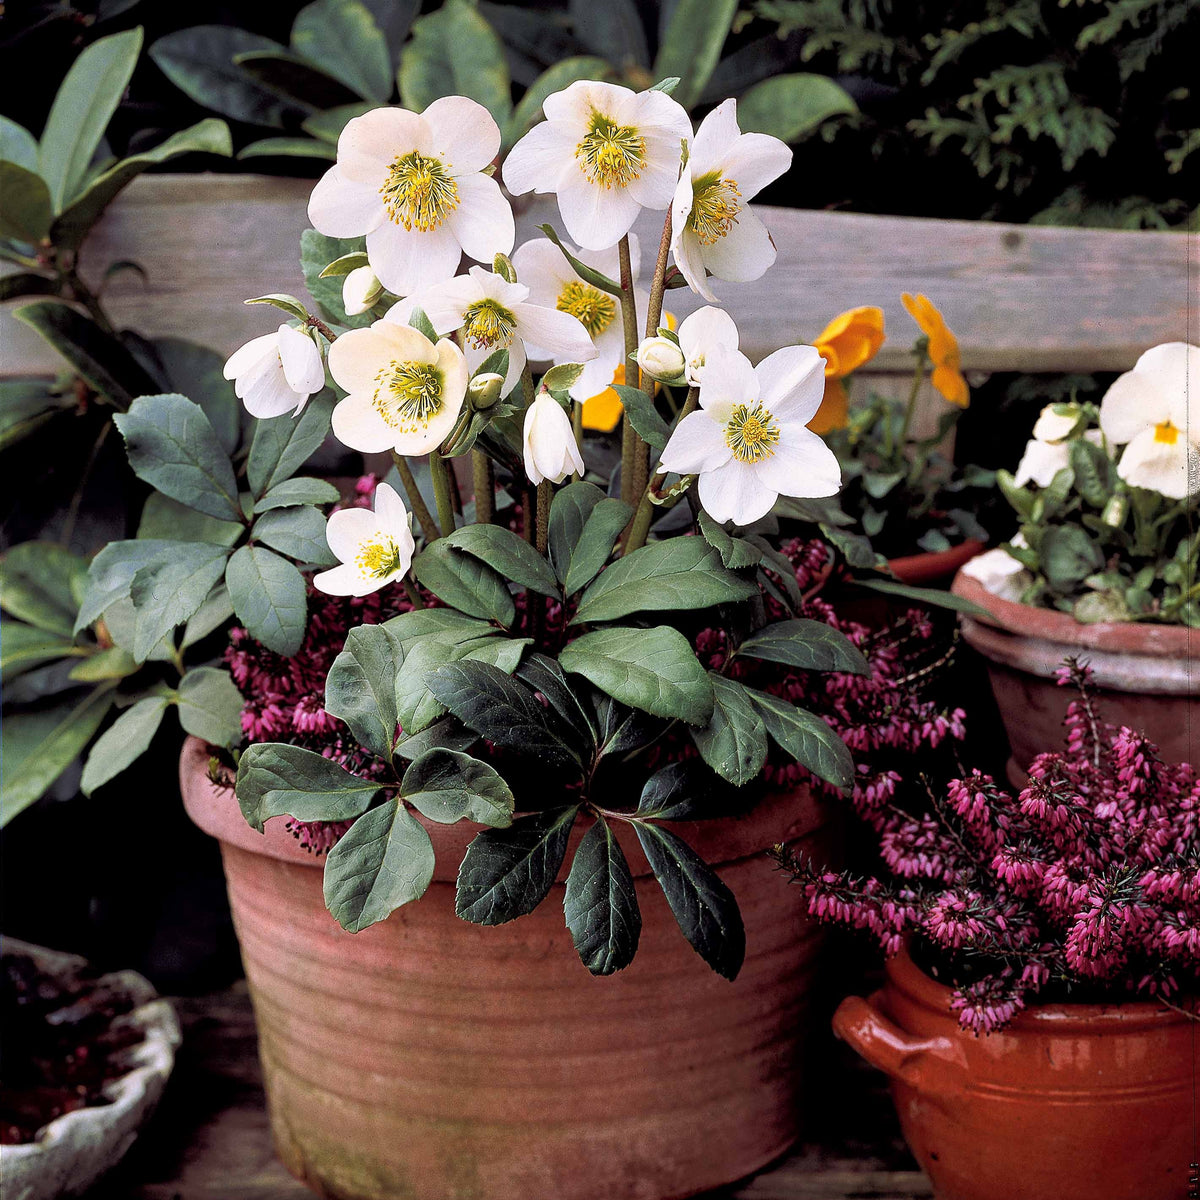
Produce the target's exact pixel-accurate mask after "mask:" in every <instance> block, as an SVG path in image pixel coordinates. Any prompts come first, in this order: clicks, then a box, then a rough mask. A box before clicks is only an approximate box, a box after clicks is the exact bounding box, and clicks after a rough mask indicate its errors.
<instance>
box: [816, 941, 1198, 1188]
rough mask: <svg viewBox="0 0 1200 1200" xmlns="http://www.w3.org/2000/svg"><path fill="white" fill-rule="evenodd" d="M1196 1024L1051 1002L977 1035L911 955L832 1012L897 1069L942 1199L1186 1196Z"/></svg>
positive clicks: (901, 1107)
mask: <svg viewBox="0 0 1200 1200" xmlns="http://www.w3.org/2000/svg"><path fill="white" fill-rule="evenodd" d="M1192 1024H1193V1023H1192V1021H1191V1020H1189V1019H1188V1017H1187V1016H1185V1015H1183V1014H1181V1013H1179V1012H1175V1011H1173V1010H1171V1009H1169V1008H1167V1007H1165V1006H1164V1005H1160V1004H1155V1003H1136V1004H1112V1005H1084V1004H1065V1005H1046V1006H1045V1007H1041V1008H1034V1009H1030V1010H1028V1011H1027V1012H1025V1013H1022V1014H1021V1015H1020V1016H1018V1017H1017V1018H1016V1019H1015V1020H1014V1021H1013V1022H1012V1024H1011V1025H1009V1026H1008V1028H1007V1029H1005V1030H1003V1031H1002V1032H1000V1033H993V1034H990V1035H988V1036H986V1037H976V1036H975V1035H974V1034H971V1033H967V1032H965V1031H963V1030H962V1029H960V1028H959V1026H958V1020H957V1018H956V1016H955V1014H954V1013H952V1012H951V1011H950V989H949V988H946V987H943V986H942V985H941V984H940V983H936V982H935V981H934V980H932V979H930V978H929V976H927V975H926V974H925V973H924V972H922V971H921V970H919V969H918V968H917V967H916V966H915V965H914V963H913V962H912V960H911V959H910V958H909V957H908V956H907V955H904V954H901V955H898V956H897V957H896V958H894V959H891V960H890V961H889V962H888V965H887V983H886V986H885V987H884V988H883V989H882V990H881V991H879V992H876V993H875V995H873V996H871V997H870V999H867V1000H864V999H863V998H861V997H859V996H852V997H850V998H849V999H847V1000H843V1001H842V1004H841V1006H840V1007H839V1008H838V1010H837V1013H836V1014H835V1016H834V1019H833V1027H834V1031H835V1032H836V1033H837V1034H838V1036H839V1037H841V1038H843V1039H845V1040H846V1041H847V1042H849V1043H850V1045H851V1046H853V1047H854V1048H855V1049H856V1050H857V1051H858V1052H859V1053H860V1054H861V1055H862V1056H863V1057H864V1058H865V1059H867V1061H868V1062H870V1063H872V1064H874V1065H875V1066H877V1067H879V1068H880V1069H881V1070H883V1071H886V1072H887V1073H888V1075H890V1076H891V1078H892V1098H893V1100H894V1101H895V1103H896V1109H897V1112H898V1113H899V1116H900V1125H901V1127H902V1129H903V1130H904V1136H905V1138H906V1139H907V1141H908V1144H909V1146H910V1147H911V1148H912V1152H913V1154H915V1155H916V1157H917V1161H918V1162H919V1163H920V1164H921V1166H922V1167H923V1168H924V1169H925V1171H926V1172H927V1173H928V1175H929V1178H930V1179H931V1180H932V1181H933V1188H934V1195H935V1196H936V1197H937V1200H1095V1197H1098V1196H1103V1197H1104V1200H1184V1196H1185V1194H1186V1189H1187V1177H1188V1163H1189V1161H1190V1160H1191V1154H1192V1132H1191V1119H1192V1088H1193V1079H1194V1076H1193V1055H1194V1054H1195V1045H1197V1044H1200V1040H1198V1041H1197V1042H1196V1043H1193V1040H1192V1035H1193V1029H1192Z"/></svg>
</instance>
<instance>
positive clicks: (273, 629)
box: [225, 546, 308, 657]
mask: <svg viewBox="0 0 1200 1200" xmlns="http://www.w3.org/2000/svg"><path fill="white" fill-rule="evenodd" d="M225 586H226V587H227V588H228V589H229V597H230V599H231V600H232V601H233V611H234V612H235V613H237V618H238V620H239V621H241V623H242V624H243V625H245V627H246V629H247V630H248V631H249V634H250V636H251V637H252V638H254V639H255V640H256V641H259V642H262V644H263V645H264V646H266V647H267V649H269V650H274V651H275V653H276V654H283V655H285V656H288V657H290V656H291V655H293V654H295V653H296V652H297V651H298V650H299V649H300V643H301V642H303V640H304V627H305V624H306V623H307V620H308V592H307V588H306V587H305V583H304V576H303V575H301V574H300V572H299V571H298V570H296V568H295V567H294V566H292V564H291V563H290V562H288V561H287V559H284V558H280V557H279V555H278V554H274V553H272V552H271V551H270V550H265V549H263V547H262V546H243V547H242V548H241V549H240V550H238V551H236V552H235V553H234V555H233V557H232V558H231V559H230V560H229V566H228V567H227V568H226V571H225Z"/></svg>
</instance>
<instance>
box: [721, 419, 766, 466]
mask: <svg viewBox="0 0 1200 1200" xmlns="http://www.w3.org/2000/svg"><path fill="white" fill-rule="evenodd" d="M725 444H726V445H727V446H728V447H729V448H730V450H732V451H733V457H734V458H736V459H737V460H738V462H744V463H756V462H762V460H763V459H764V458H770V457H771V455H772V454H774V453H775V447H776V446H777V445H778V444H779V429H778V427H777V426H776V424H775V418H774V417H772V416H771V414H770V413H769V412H768V411H767V410H766V409H765V408H763V406H762V405H761V404H757V405H755V406H754V408H750V407H749V405H746V404H735V405H734V407H733V415H732V416H731V417H730V418H729V423H728V424H727V425H726V426H725Z"/></svg>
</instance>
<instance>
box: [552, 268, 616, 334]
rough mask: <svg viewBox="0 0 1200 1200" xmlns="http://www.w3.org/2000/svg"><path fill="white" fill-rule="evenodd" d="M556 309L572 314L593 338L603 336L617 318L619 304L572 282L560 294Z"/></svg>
mask: <svg viewBox="0 0 1200 1200" xmlns="http://www.w3.org/2000/svg"><path fill="white" fill-rule="evenodd" d="M554 307H555V308H557V309H558V311H559V312H565V313H570V314H571V316H573V317H574V318H575V319H576V320H578V321H579V323H580V324H581V325H582V326H583V327H584V329H586V330H587V331H588V334H589V335H590V336H591V337H597V336H599V335H600V334H602V333H603V332H604V331H605V330H606V329H607V328H608V327H609V326H610V325H611V324H612V323H613V321H614V320H615V319H616V316H617V302H616V300H614V299H613V298H612V296H610V295H609V294H608V293H607V292H602V291H601V290H600V289H599V288H594V287H592V285H591V284H590V283H580V282H579V281H578V280H572V281H571V282H570V283H568V284H567V285H566V287H564V288H563V290H562V291H561V292H559V293H558V300H557V302H556V303H555V305H554Z"/></svg>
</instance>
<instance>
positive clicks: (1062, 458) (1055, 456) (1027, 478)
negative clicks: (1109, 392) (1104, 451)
mask: <svg viewBox="0 0 1200 1200" xmlns="http://www.w3.org/2000/svg"><path fill="white" fill-rule="evenodd" d="M1072 425H1074V423H1072ZM1035 428H1036V427H1035ZM1083 438H1084V441H1087V442H1091V443H1092V445H1093V446H1102V445H1103V444H1104V438H1103V437H1102V436H1101V433H1100V430H1098V429H1089V430H1088V431H1087V432H1086V433H1084V435H1083ZM1070 465H1071V442H1070V441H1069V440H1068V441H1065V442H1044V441H1042V440H1041V439H1040V438H1036V437H1034V438H1030V439H1029V441H1028V442H1026V443H1025V453H1024V454H1022V455H1021V461H1020V462H1019V463H1017V470H1016V473H1015V474H1014V475H1013V482H1014V483H1015V484H1016V485H1017V487H1024V486H1025V485H1026V484H1027V483H1036V484H1037V485H1038V487H1049V486H1050V485H1051V484H1052V483H1053V482H1054V477H1055V475H1057V474H1058V473H1059V471H1062V470H1064V469H1065V468H1066V467H1069V466H1070Z"/></svg>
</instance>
